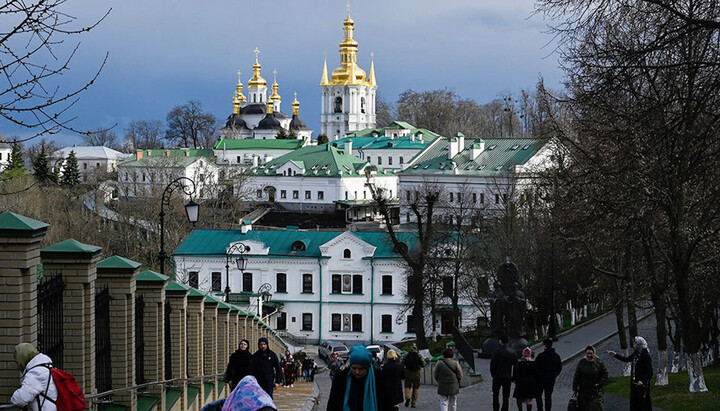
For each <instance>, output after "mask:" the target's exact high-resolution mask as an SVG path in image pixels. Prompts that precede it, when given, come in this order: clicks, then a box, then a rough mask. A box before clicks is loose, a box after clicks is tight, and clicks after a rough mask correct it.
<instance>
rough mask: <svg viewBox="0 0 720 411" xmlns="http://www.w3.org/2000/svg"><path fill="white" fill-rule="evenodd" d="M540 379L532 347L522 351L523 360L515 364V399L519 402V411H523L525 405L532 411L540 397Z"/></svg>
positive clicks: (539, 406) (528, 410)
mask: <svg viewBox="0 0 720 411" xmlns="http://www.w3.org/2000/svg"><path fill="white" fill-rule="evenodd" d="M538 378H539V374H538V369H537V364H535V360H533V358H532V350H531V349H530V347H525V349H523V351H522V359H520V361H518V362H517V363H516V364H515V370H514V372H513V381H515V392H513V397H515V400H516V401H517V407H518V411H522V406H523V404H525V407H526V409H527V411H531V410H532V403H533V400H534V399H536V398H538V397H539V396H540V387H539V384H538ZM538 409H539V410H541V411H542V409H543V408H542V403H539V404H538Z"/></svg>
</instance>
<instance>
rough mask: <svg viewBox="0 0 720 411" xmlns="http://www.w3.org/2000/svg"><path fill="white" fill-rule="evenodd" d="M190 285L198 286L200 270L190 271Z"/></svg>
mask: <svg viewBox="0 0 720 411" xmlns="http://www.w3.org/2000/svg"><path fill="white" fill-rule="evenodd" d="M188 285H189V286H190V287H192V288H198V272H197V271H190V272H189V273H188Z"/></svg>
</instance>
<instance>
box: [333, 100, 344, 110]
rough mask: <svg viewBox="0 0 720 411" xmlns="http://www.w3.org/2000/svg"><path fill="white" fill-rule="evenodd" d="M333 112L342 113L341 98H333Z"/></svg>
mask: <svg viewBox="0 0 720 411" xmlns="http://www.w3.org/2000/svg"><path fill="white" fill-rule="evenodd" d="M334 109H335V110H334V111H335V112H336V113H342V97H335V107H334Z"/></svg>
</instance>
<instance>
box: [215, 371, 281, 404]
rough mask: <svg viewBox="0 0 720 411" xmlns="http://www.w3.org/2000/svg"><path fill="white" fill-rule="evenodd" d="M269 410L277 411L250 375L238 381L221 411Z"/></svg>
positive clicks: (268, 396) (271, 400) (266, 394)
mask: <svg viewBox="0 0 720 411" xmlns="http://www.w3.org/2000/svg"><path fill="white" fill-rule="evenodd" d="M271 410H277V407H276V406H275V403H274V402H273V399H272V398H271V397H270V395H268V393H267V392H265V390H263V389H262V387H260V385H259V384H258V382H257V380H256V379H255V377H253V376H252V375H248V376H246V377H244V378H243V379H242V380H240V382H239V383H238V384H237V386H236V387H235V389H234V390H233V391H232V392H231V393H230V395H229V396H228V397H227V399H226V400H225V402H224V404H223V406H222V411H271Z"/></svg>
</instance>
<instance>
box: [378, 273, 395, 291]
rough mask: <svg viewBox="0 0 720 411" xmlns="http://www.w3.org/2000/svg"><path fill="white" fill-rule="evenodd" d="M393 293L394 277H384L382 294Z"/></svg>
mask: <svg viewBox="0 0 720 411" xmlns="http://www.w3.org/2000/svg"><path fill="white" fill-rule="evenodd" d="M392 293H393V290H392V276H391V275H384V276H382V292H381V294H384V295H390V294H392Z"/></svg>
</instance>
